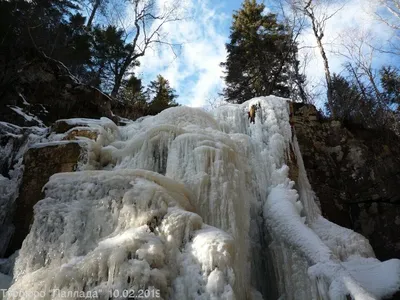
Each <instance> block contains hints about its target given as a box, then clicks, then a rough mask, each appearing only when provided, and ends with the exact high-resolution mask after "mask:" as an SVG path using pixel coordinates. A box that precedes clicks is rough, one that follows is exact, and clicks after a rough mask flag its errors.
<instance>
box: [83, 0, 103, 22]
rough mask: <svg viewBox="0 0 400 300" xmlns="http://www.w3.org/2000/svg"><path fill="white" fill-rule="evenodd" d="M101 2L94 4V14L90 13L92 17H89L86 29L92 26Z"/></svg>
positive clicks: (97, 1) (97, 0) (98, 0)
mask: <svg viewBox="0 0 400 300" xmlns="http://www.w3.org/2000/svg"><path fill="white" fill-rule="evenodd" d="M100 1H101V0H96V2H95V3H94V5H93V9H92V12H91V13H90V17H89V20H88V21H87V24H86V27H91V26H92V23H93V19H94V16H95V15H96V11H97V9H98V8H99V6H100Z"/></svg>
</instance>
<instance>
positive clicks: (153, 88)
mask: <svg viewBox="0 0 400 300" xmlns="http://www.w3.org/2000/svg"><path fill="white" fill-rule="evenodd" d="M147 93H148V95H149V97H152V100H151V102H150V103H149V114H151V115H156V114H158V113H159V112H161V111H162V110H164V109H166V108H169V107H174V106H178V103H176V102H175V99H176V98H177V97H178V95H177V94H175V90H174V89H173V88H171V86H170V85H169V82H168V80H166V79H165V78H164V77H162V76H161V75H158V76H157V79H156V80H154V81H151V82H150V85H149V87H148V89H147Z"/></svg>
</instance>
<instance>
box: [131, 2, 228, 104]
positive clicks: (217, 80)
mask: <svg viewBox="0 0 400 300" xmlns="http://www.w3.org/2000/svg"><path fill="white" fill-rule="evenodd" d="M159 1H160V3H164V1H163V0H159ZM210 5H211V2H207V1H204V0H185V1H182V2H181V7H180V8H181V10H182V11H184V12H185V13H186V17H188V15H187V13H189V14H190V15H189V18H185V19H184V20H181V21H177V22H171V23H167V24H165V25H164V27H163V32H164V33H166V34H167V39H168V42H170V43H182V46H181V47H180V49H179V53H178V56H177V57H175V55H174V53H173V51H171V49H170V48H169V47H167V46H165V45H164V46H160V47H158V48H157V49H153V50H150V51H149V52H147V53H146V55H145V56H144V57H142V58H141V59H140V63H141V66H140V67H139V68H137V69H136V70H135V71H136V73H137V74H139V75H141V76H142V77H143V78H144V79H145V81H146V82H148V81H150V80H152V79H154V78H155V76H156V75H157V74H161V75H163V76H164V77H165V78H166V79H168V80H169V81H170V84H171V86H172V87H173V88H175V89H176V90H177V93H178V94H179V98H178V99H177V100H178V102H179V103H181V104H184V105H190V106H203V105H204V103H205V101H206V98H207V97H208V96H209V95H210V94H215V93H216V91H221V90H222V88H223V85H224V82H223V79H222V78H221V76H222V75H223V73H222V69H221V68H220V66H219V63H220V62H222V61H224V60H225V57H226V51H225V42H226V39H227V34H226V32H224V30H221V25H224V24H225V25H226V22H230V20H229V18H230V16H226V15H225V14H223V13H220V12H219V11H218V8H215V7H214V8H210ZM225 25H224V26H225ZM225 27H226V26H225ZM175 49H176V50H177V48H176V47H175Z"/></svg>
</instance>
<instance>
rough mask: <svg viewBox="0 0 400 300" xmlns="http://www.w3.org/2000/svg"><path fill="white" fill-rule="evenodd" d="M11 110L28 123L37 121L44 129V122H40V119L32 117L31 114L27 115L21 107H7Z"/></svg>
mask: <svg viewBox="0 0 400 300" xmlns="http://www.w3.org/2000/svg"><path fill="white" fill-rule="evenodd" d="M7 106H8V107H9V108H10V109H12V110H13V111H15V112H16V113H17V114H19V115H20V116H22V117H23V118H24V119H25V120H27V121H28V122H32V121H35V122H36V123H37V124H38V125H39V126H42V127H44V126H45V125H44V124H43V122H42V120H40V119H39V118H38V117H36V116H35V115H31V114H30V113H25V112H24V111H23V109H22V108H21V107H18V106H12V105H7Z"/></svg>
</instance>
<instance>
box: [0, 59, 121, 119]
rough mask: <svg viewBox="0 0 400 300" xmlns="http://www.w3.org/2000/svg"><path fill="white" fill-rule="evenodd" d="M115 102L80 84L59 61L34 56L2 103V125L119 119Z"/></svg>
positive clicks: (0, 114)
mask: <svg viewBox="0 0 400 300" xmlns="http://www.w3.org/2000/svg"><path fill="white" fill-rule="evenodd" d="M111 103H112V100H111V99H110V98H109V97H108V96H107V95H105V94H103V93H102V92H100V91H99V90H98V89H96V88H94V87H91V86H87V85H84V84H82V83H80V82H79V81H78V80H77V79H76V78H75V77H73V76H72V75H71V74H70V72H69V70H68V69H67V68H66V67H65V66H64V65H63V64H62V63H60V62H59V61H56V60H53V59H51V58H49V57H46V56H45V55H44V54H34V55H32V58H31V60H30V61H29V63H26V64H24V65H23V66H22V67H21V71H20V74H19V76H18V78H17V79H16V80H15V82H13V85H12V86H10V87H9V88H8V89H7V91H6V92H5V93H4V94H2V95H1V99H0V121H5V122H9V123H13V124H16V125H19V126H33V125H34V126H37V125H39V126H43V125H50V124H52V123H53V122H55V121H56V120H58V119H65V118H75V117H81V118H100V117H108V118H110V119H115V117H114V116H113V113H112V111H111Z"/></svg>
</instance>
